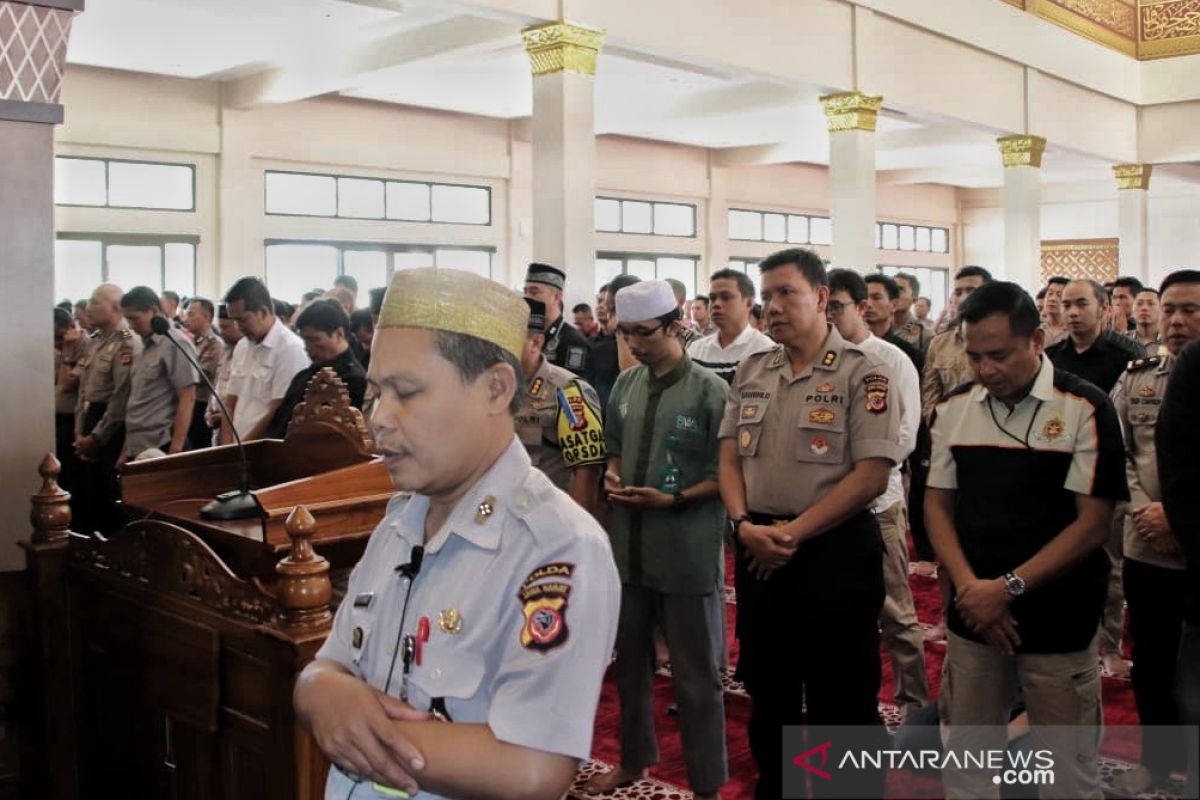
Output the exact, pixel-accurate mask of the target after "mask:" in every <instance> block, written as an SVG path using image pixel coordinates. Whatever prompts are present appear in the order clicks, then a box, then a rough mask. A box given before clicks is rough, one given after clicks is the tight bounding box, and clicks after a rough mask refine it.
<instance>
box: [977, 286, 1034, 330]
mask: <svg viewBox="0 0 1200 800" xmlns="http://www.w3.org/2000/svg"><path fill="white" fill-rule="evenodd" d="M993 314H1002V315H1004V316H1005V317H1007V318H1008V325H1009V329H1010V330H1011V331H1012V333H1013V335H1014V336H1020V337H1022V338H1025V339H1028V338H1029V337H1031V336H1033V332H1034V331H1036V330H1037V329H1038V327H1039V326H1040V325H1041V324H1042V318H1041V315H1040V314H1038V310H1037V306H1035V305H1034V304H1033V298H1032V297H1030V296H1029V292H1027V291H1025V290H1024V289H1022V288H1021V287H1020V286H1018V285H1017V284H1015V283H1010V282H1008V281H989V282H988V283H985V284H984V285H983V286H980V287H979V288H978V289H976V290H975V291H973V292H971V294H969V295H967V299H966V300H963V301H962V304H961V305H960V306H959V307H958V318H959V320H960V321H961V322H971V323H975V322H979V321H981V320H983V319H984V318H985V317H990V316H992V315H993Z"/></svg>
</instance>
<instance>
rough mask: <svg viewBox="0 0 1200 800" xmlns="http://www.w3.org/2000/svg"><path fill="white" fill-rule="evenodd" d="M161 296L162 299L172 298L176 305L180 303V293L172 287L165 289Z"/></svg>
mask: <svg viewBox="0 0 1200 800" xmlns="http://www.w3.org/2000/svg"><path fill="white" fill-rule="evenodd" d="M159 297H160V298H161V299H162V300H170V301H172V302H174V303H175V305H179V293H178V292H172V291H171V290H170V289H164V290H163V293H162V294H160V295H159Z"/></svg>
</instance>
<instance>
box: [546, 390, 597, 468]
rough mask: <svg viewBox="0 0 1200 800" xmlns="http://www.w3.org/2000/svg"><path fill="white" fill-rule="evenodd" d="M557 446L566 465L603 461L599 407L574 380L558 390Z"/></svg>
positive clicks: (582, 464)
mask: <svg viewBox="0 0 1200 800" xmlns="http://www.w3.org/2000/svg"><path fill="white" fill-rule="evenodd" d="M598 402H599V401H598V400H597V401H596V403H597V404H598ZM558 446H559V448H560V449H561V450H562V456H563V461H564V462H565V463H566V465H567V466H568V467H578V466H584V465H587V464H603V463H604V462H605V460H606V458H607V455H608V451H607V450H605V448H604V427H603V425H601V423H600V411H599V409H598V408H597V406H596V405H594V404H593V403H592V402H591V401H590V398H588V397H587V396H586V395H585V394H584V393H583V391H582V390H581V389H580V387H579V384H578V383H575V382H574V381H572V382H571V383H570V384H568V385H567V386H566V387H565V388H563V389H559V390H558Z"/></svg>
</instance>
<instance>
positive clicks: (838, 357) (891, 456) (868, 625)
mask: <svg viewBox="0 0 1200 800" xmlns="http://www.w3.org/2000/svg"><path fill="white" fill-rule="evenodd" d="M893 382H894V376H893V375H892V373H891V371H890V368H889V367H888V366H887V365H886V364H884V363H883V362H882V361H880V360H879V359H878V358H877V357H875V356H874V355H872V354H870V353H868V352H866V351H864V350H863V349H862V348H861V347H859V346H858V345H855V344H852V343H849V342H847V341H845V340H844V339H843V338H842V337H841V335H840V334H839V333H838V331H837V329H836V328H833V327H832V326H830V327H829V328H828V333H827V334H826V338H825V341H824V343H823V344H822V347H821V349H820V350H819V351H818V355H817V358H816V360H815V361H814V362H813V364H811V365H810V366H809V367H807V368H806V369H805V370H804V371H803V372H801V373H800V374H798V375H796V374H793V372H792V367H791V363H790V361H789V359H788V355H787V351H786V349H785V348H784V347H783V346H779V347H776V348H775V349H773V350H769V351H767V352H765V353H760V354H756V355H752V356H750V357H749V358H747V359H746V360H745V361H743V362H742V364H741V366H740V367H739V368H738V371H737V375H736V377H735V378H734V381H733V385H732V387H731V391H730V394H729V401H728V403H727V405H726V408H725V418H724V420H723V421H722V424H721V430H720V436H721V438H723V439H733V441H734V443H735V444H736V446H737V453H738V455H739V456H740V458H741V469H742V477H743V480H744V482H745V487H746V501H747V509H748V510H749V513H750V515H751V517H752V519H753V521H754V522H755V523H757V524H772V523H783V522H785V521H788V520H791V519H794V518H795V517H796V516H798V515H799V514H801V513H802V512H803V511H805V510H806V509H808V508H809V507H810V506H812V505H813V504H815V503H816V502H818V501H819V500H820V499H821V498H822V497H824V496H825V495H826V494H828V493H829V492H830V491H831V490H832V489H833V488H834V487H835V486H837V485H838V483H839V482H840V481H841V480H842V479H843V478H845V477H846V475H848V474H849V473H850V472H851V470H852V469H853V468H854V464H855V463H856V462H858V461H861V460H863V459H868V458H882V459H884V460H886V461H888V462H890V463H891V464H897V463H899V462H900V461H901V460H903V458H904V455H905V453H904V450H903V449H902V447H901V445H900V443H899V438H900V437H899V430H900V416H901V415H900V409H899V408H898V405H899V404H898V402H897V401H896V397H895V396H894V394H893ZM738 549H739V557H738V560H737V566H736V573H735V578H736V583H737V595H738V606H737V614H738V622H737V631H738V636H739V638H740V640H741V654H740V657H739V663H738V675H739V677H740V678H741V679H742V680H743V681H744V682H745V684H746V689H747V690H748V692H749V693H750V696H751V698H753V700H754V705H753V712H752V715H751V720H750V730H749V734H750V748H751V751H752V752H753V753H754V756H755V760H756V761H757V762H758V766H759V784H758V789H757V794H756V796H758V797H779V796H780V793H781V789H780V783H779V781H780V767H779V765H780V763H781V760H780V758H781V755H780V746H781V742H780V733H779V731H780V726H781V725H784V724H798V723H800V722H801V721H802V711H801V704H802V700H803V701H804V702H806V704H807V715H806V716H807V720H808V721H809V722H810V723H812V724H818V725H821V724H846V725H865V726H878V725H879V717H878V712H877V701H876V695H877V693H878V691H879V682H880V677H881V676H880V671H881V667H880V660H879V631H878V618H879V613H880V609H881V607H882V605H883V600H884V583H883V546H882V542H881V539H880V533H879V528H878V526H877V524H876V521H875V518H874V515H872V514H871V512H870V509H869V508H866V507H864V508H863V509H862V510H861V511H859V512H858V513H856V514H854V515H853V516H852V517H850V518H849V519H847V520H846V521H845V522H843V523H841V524H839V525H837V526H835V527H834V528H832V529H829V530H827V531H825V532H823V533H822V534H820V535H819V536H816V537H813V538H811V539H809V540H808V541H805V542H803V543H802V544H800V546H799V547H798V549H797V550H796V553H795V555H794V556H793V557H792V558H791V560H790V561H789V562H788V563H787V564H785V565H784V566H782V567H780V568H779V569H778V570H776V571H775V572H774V573H773V574H772V575H771V576H770V577H769V578H768V579H767V580H765V581H761V580H758V579H756V578H754V577H753V576H752V575H751V574H750V573H749V571H748V569H747V563H748V555H747V554H746V552H745V548H744V546H742V545H741V544H740V542H739V543H738ZM809 625H811V626H812V627H811V630H809V631H808V632H807V633H806V632H805V631H806V628H807V627H808V626H809ZM784 641H786V642H787V643H788V647H789V648H794V649H795V650H796V655H795V656H793V657H789V658H782V657H781V656H780V653H781V650H780V648H781V646H782V645H781V642H784ZM831 652H834V653H837V654H838V657H837V658H830V657H829V653H831ZM881 789H882V787H880V790H881Z"/></svg>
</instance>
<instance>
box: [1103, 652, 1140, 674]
mask: <svg viewBox="0 0 1200 800" xmlns="http://www.w3.org/2000/svg"><path fill="white" fill-rule="evenodd" d="M1100 661H1101V662H1103V664H1104V669H1105V671H1106V672H1108V674H1109V675H1111V676H1112V677H1114V678H1128V677H1129V672H1130V670H1131V669H1132V667H1133V665H1132V664H1130V663H1129V662H1128V661H1126V660H1125V659H1123V658H1121V654H1120V653H1105V654H1104V655H1102V656H1101V657H1100Z"/></svg>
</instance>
